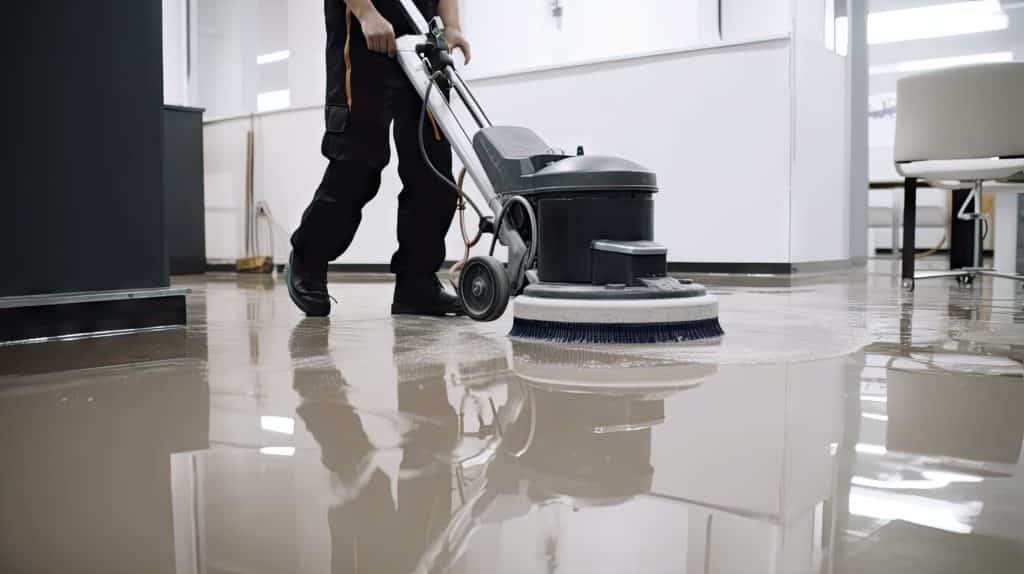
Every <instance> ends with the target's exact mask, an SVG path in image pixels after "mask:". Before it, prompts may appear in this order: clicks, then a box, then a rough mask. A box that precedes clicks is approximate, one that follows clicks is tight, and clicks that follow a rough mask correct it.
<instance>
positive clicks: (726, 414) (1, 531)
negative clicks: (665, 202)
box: [0, 261, 1024, 574]
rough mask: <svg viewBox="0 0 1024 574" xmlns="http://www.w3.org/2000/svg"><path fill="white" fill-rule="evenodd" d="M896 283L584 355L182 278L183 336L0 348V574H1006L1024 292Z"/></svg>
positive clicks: (371, 295) (738, 286)
mask: <svg viewBox="0 0 1024 574" xmlns="http://www.w3.org/2000/svg"><path fill="white" fill-rule="evenodd" d="M891 269H892V268H891V266H890V264H889V263H888V262H885V261H875V262H872V263H871V264H870V266H869V268H868V270H867V271H864V270H861V271H858V272H853V273H849V274H842V275H833V276H824V277H810V278H804V279H800V280H797V281H795V282H794V284H793V285H790V286H785V287H783V286H778V285H777V284H776V286H773V282H772V281H767V282H763V281H760V280H757V281H750V280H744V281H742V282H733V284H732V285H731V286H730V285H728V284H725V283H723V282H722V280H709V281H708V284H709V285H711V286H712V287H713V288H714V290H715V292H716V293H718V294H719V295H720V300H721V306H722V321H723V323H724V325H725V328H726V329H727V331H728V335H727V337H726V339H725V340H724V341H722V342H721V343H720V344H717V345H710V346H701V347H689V348H675V347H658V348H643V349H597V350H593V349H591V350H588V349H568V348H548V347H545V346H537V345H533V346H528V345H521V344H512V343H511V342H510V341H508V340H507V339H506V338H505V337H504V333H505V332H506V331H507V329H508V325H509V320H508V318H506V320H505V321H501V322H499V323H496V324H489V325H481V324H474V323H471V322H469V321H468V320H432V319H415V318H403V319H398V320H392V319H391V318H390V317H389V316H388V315H387V307H388V302H389V298H390V289H391V287H390V285H389V284H386V283H373V282H359V283H352V282H350V283H340V282H339V283H336V284H333V285H332V291H333V293H334V294H335V296H337V297H338V298H339V299H340V300H341V302H342V303H341V306H340V308H339V309H337V311H336V313H335V315H334V316H333V317H332V318H331V319H330V320H329V321H328V320H312V319H302V318H301V317H300V316H299V314H298V312H297V311H296V310H295V309H294V308H293V307H292V306H291V304H290V302H289V300H288V297H287V294H286V293H285V290H284V288H283V287H282V286H281V285H280V284H279V283H275V282H273V281H270V280H267V281H263V280H260V279H252V278H239V279H236V278H235V277H234V276H210V277H207V278H191V279H186V280H183V281H180V282H179V284H181V285H185V286H189V287H191V288H192V289H193V290H194V293H193V295H192V297H191V299H190V304H189V310H190V314H191V325H190V327H189V328H188V329H187V330H184V331H174V332H164V333H151V334H145V335H137V336H126V337H118V338H108V339H96V340H91V341H79V342H73V343H58V344H52V345H33V346H28V347H13V348H5V349H0V373H2V374H0V456H2V460H3V469H2V476H0V572H5V573H20V572H31V573H44V572H98V573H100V572H101V573H116V572H126V573H127V572H131V573H140V572H145V573H157V572H177V573H183V574H184V573H242V572H266V573H274V574H279V573H292V572H294V573H306V572H309V573H317V572H333V573H339V574H340V573H405V572H421V573H427V572H455V573H471V572H472V573H475V572H480V573H519V572H525V573H533V572H543V573H548V572H559V573H591V572H596V573H604V572H607V573H615V574H621V573H633V572H635V573H648V572H651V573H654V572H672V573H690V574H704V573H714V574H725V573H761V572H765V573H769V572H775V573H802V572H834V573H841V574H854V573H856V574H862V573H863V574H871V573H893V572H912V573H932V572H948V573H965V572H985V573H1004V572H1005V573H1020V572H1024V465H1022V463H1021V447H1022V442H1024V369H1022V361H1024V291H1022V290H1021V289H1020V288H1019V287H1017V288H1015V286H1014V285H1013V284H1012V283H1010V282H1008V281H1001V280H997V281H995V282H992V281H987V282H985V283H984V284H983V285H981V286H979V287H976V288H975V289H973V290H961V289H959V288H958V287H956V285H955V284H953V283H946V282H933V283H922V284H921V285H920V287H919V289H918V291H917V292H916V293H915V294H913V295H912V296H906V295H901V293H900V291H899V290H898V289H897V280H896V278H895V276H894V275H893V274H892V272H891Z"/></svg>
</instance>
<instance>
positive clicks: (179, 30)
mask: <svg viewBox="0 0 1024 574" xmlns="http://www.w3.org/2000/svg"><path fill="white" fill-rule="evenodd" d="M186 1H187V0H163V51H164V103H165V104H171V105H178V106H184V105H188V62H187V57H188V49H187V42H188V38H187V36H186V33H187V30H188V27H187V26H186V24H185V18H186V9H185V8H186V7H185V2H186Z"/></svg>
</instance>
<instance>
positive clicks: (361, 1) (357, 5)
mask: <svg viewBox="0 0 1024 574" xmlns="http://www.w3.org/2000/svg"><path fill="white" fill-rule="evenodd" d="M345 4H347V5H348V9H349V10H351V11H352V14H353V15H354V16H355V17H356V18H357V19H359V21H363V20H364V19H365V18H366V17H368V16H370V15H373V14H377V7H376V6H374V5H373V0H345Z"/></svg>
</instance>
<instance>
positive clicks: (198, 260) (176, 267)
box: [167, 257, 234, 275]
mask: <svg viewBox="0 0 1024 574" xmlns="http://www.w3.org/2000/svg"><path fill="white" fill-rule="evenodd" d="M167 261H168V264H169V266H170V271H171V275H202V274H203V273H206V270H207V268H208V265H207V264H206V258H205V257H168V258H167ZM232 270H234V266H232Z"/></svg>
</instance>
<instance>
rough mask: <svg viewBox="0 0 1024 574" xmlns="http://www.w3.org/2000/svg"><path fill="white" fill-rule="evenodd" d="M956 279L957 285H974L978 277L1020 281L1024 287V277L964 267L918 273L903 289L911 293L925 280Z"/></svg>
mask: <svg viewBox="0 0 1024 574" xmlns="http://www.w3.org/2000/svg"><path fill="white" fill-rule="evenodd" d="M950 277H952V278H956V280H957V283H960V284H961V285H965V286H968V285H971V284H973V283H974V279H975V278H977V277H998V278H1000V279H1011V280H1013V281H1020V282H1021V287H1024V275H1013V274H1011V273H1000V272H999V271H996V270H995V269H992V268H989V267H964V268H963V269H957V270H954V271H935V272H930V273H917V274H915V275H914V277H913V279H904V280H903V288H904V289H908V290H910V291H913V290H914V284H915V282H917V281H918V280H924V279H944V278H950Z"/></svg>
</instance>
